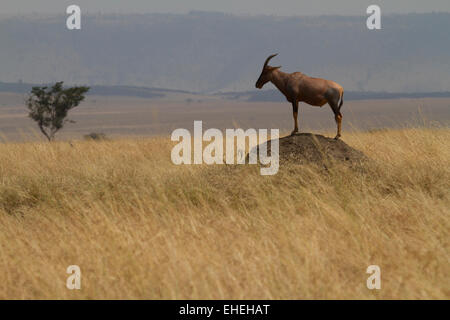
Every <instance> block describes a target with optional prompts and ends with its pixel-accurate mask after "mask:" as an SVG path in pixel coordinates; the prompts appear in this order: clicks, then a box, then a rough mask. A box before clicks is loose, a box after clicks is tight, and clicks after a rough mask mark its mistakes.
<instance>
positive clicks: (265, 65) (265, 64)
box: [264, 53, 278, 68]
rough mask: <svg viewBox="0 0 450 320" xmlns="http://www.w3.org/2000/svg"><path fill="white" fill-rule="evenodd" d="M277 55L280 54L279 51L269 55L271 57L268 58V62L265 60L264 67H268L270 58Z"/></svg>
mask: <svg viewBox="0 0 450 320" xmlns="http://www.w3.org/2000/svg"><path fill="white" fill-rule="evenodd" d="M277 55H278V53H276V54H272V55H271V56H269V57H268V58H267V59H266V62H264V68H265V67H267V64H268V63H269V61H270V59H272V58H273V57H275V56H277Z"/></svg>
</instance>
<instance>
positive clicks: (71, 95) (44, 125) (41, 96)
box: [26, 81, 89, 141]
mask: <svg viewBox="0 0 450 320" xmlns="http://www.w3.org/2000/svg"><path fill="white" fill-rule="evenodd" d="M88 91H89V87H73V88H67V89H64V88H63V82H62V81H61V82H57V83H55V84H54V85H53V86H52V87H51V88H49V87H33V88H32V90H31V94H30V95H29V97H28V99H27V101H26V104H27V107H28V110H29V113H28V116H29V117H30V118H31V119H33V120H34V121H36V123H37V125H38V126H39V129H40V130H41V132H42V133H43V134H44V136H45V137H46V138H47V139H48V141H52V140H53V138H54V137H55V134H56V132H58V131H59V130H60V129H62V128H63V127H64V125H65V124H66V123H67V122H72V123H73V122H74V121H72V120H69V119H66V118H67V113H68V112H69V110H70V109H72V108H75V107H77V106H78V105H79V104H80V102H81V101H83V100H84V94H85V93H86V92H88Z"/></svg>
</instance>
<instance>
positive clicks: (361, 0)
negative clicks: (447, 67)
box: [0, 0, 450, 15]
mask: <svg viewBox="0 0 450 320" xmlns="http://www.w3.org/2000/svg"><path fill="white" fill-rule="evenodd" d="M71 4H77V5H79V6H80V7H81V9H82V12H83V11H84V12H87V13H95V12H102V13H130V12H132V13H136V12H140V13H153V12H171V13H186V12H189V11H191V10H202V11H220V12H228V13H234V14H252V15H256V14H267V15H318V14H339V15H361V14H364V15H365V10H366V8H367V6H368V5H370V4H378V5H380V7H381V10H382V12H384V13H410V12H431V11H445V12H450V0H426V1H424V0H33V1H30V0H1V1H0V14H3V15H5V14H6V15H16V14H30V13H34V12H36V13H65V8H66V7H67V6H68V5H71Z"/></svg>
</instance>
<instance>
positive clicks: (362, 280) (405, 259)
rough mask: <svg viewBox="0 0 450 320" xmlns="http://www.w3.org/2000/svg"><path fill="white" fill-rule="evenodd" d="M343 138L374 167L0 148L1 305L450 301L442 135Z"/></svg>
mask: <svg viewBox="0 0 450 320" xmlns="http://www.w3.org/2000/svg"><path fill="white" fill-rule="evenodd" d="M332 134H333V132H331V131H330V132H329V134H328V135H329V136H331V135H332ZM343 139H344V141H345V142H346V143H348V144H349V145H350V146H352V147H354V148H356V149H358V150H361V151H362V152H364V153H365V154H366V155H367V156H368V157H369V158H370V159H372V161H371V162H370V163H366V164H364V165H363V167H362V168H359V169H358V170H355V168H350V167H347V166H343V165H339V164H335V165H332V166H328V167H327V168H328V169H327V170H324V168H323V166H320V165H315V164H310V165H299V164H296V163H287V164H285V165H283V166H281V167H280V170H279V172H278V174H276V175H274V176H261V175H260V171H259V168H258V166H257V165H212V166H208V165H196V166H176V165H174V164H172V162H171V160H170V152H171V148H172V146H173V145H174V143H173V142H171V141H170V139H169V137H168V136H159V137H158V136H155V137H147V138H139V137H135V138H114V139H110V140H103V141H83V140H73V141H72V142H71V143H68V142H67V141H57V142H53V143H47V142H38V141H36V142H20V143H18V142H9V143H2V144H0V178H1V180H0V283H1V284H2V285H1V286H0V298H2V299H5V298H10V299H11V298H12V299H30V298H36V299H107V298H110V299H316V298H321V299H332V298H336V299H349V298H355V299H416V298H418V299H449V298H450V290H449V288H450V286H449V285H450V278H449V274H450V268H449V237H448V234H449V228H450V209H449V208H450V192H449V190H450V130H449V129H448V127H446V126H441V127H433V126H430V127H416V128H403V129H386V130H372V131H361V132H358V131H354V132H347V133H346V134H345V136H344V138H343ZM69 265H78V266H80V268H81V272H82V277H81V286H82V287H81V290H68V289H67V288H66V279H67V277H68V276H69V275H68V274H67V273H66V269H67V267H68V266H69ZM369 265H379V266H380V268H381V281H382V287H381V290H369V289H368V288H367V287H366V280H367V277H368V276H369V275H368V274H366V269H367V267H368V266H369Z"/></svg>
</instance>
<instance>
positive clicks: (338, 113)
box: [328, 101, 342, 140]
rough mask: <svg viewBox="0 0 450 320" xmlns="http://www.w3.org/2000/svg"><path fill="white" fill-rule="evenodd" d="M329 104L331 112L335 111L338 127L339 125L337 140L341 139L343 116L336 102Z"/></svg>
mask: <svg viewBox="0 0 450 320" xmlns="http://www.w3.org/2000/svg"><path fill="white" fill-rule="evenodd" d="M328 104H329V105H330V107H331V110H333V113H334V120H335V121H336V125H337V134H336V137H335V139H336V140H337V139H339V138H340V137H341V128H342V114H341V111H339V107H338V104H337V101H336V102H334V101H333V102H328Z"/></svg>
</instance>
